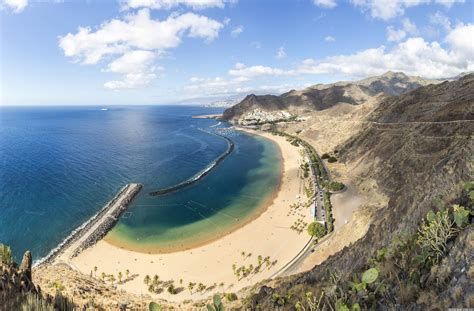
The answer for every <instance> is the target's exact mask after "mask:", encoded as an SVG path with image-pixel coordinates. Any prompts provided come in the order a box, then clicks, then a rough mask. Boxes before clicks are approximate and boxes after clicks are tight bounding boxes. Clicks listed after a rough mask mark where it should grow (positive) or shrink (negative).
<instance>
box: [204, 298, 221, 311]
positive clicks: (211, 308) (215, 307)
mask: <svg viewBox="0 0 474 311" xmlns="http://www.w3.org/2000/svg"><path fill="white" fill-rule="evenodd" d="M207 310H208V311H224V305H223V304H222V301H221V297H220V296H219V295H214V297H213V298H212V303H210V304H208V305H207Z"/></svg>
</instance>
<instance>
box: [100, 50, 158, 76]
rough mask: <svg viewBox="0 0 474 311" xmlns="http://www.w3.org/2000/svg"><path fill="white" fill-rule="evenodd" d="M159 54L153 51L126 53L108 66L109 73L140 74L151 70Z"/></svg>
mask: <svg viewBox="0 0 474 311" xmlns="http://www.w3.org/2000/svg"><path fill="white" fill-rule="evenodd" d="M156 57H157V54H156V53H154V52H151V51H143V50H136V51H131V52H127V53H125V54H124V55H123V56H121V57H119V58H117V59H116V60H114V61H113V62H111V63H110V64H108V66H107V71H110V72H115V73H138V72H144V71H146V70H148V68H150V66H151V65H152V64H153V61H154V60H155V59H156Z"/></svg>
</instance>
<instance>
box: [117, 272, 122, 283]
mask: <svg viewBox="0 0 474 311" xmlns="http://www.w3.org/2000/svg"><path fill="white" fill-rule="evenodd" d="M117 276H118V279H119V283H121V282H122V272H120V271H119V273H118V275H117Z"/></svg>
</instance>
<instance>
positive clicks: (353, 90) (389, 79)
mask: <svg viewBox="0 0 474 311" xmlns="http://www.w3.org/2000/svg"><path fill="white" fill-rule="evenodd" d="M440 82H441V81H439V80H428V79H423V78H421V77H412V76H407V75H406V74H404V73H402V72H391V71H389V72H387V73H385V74H383V75H380V76H374V77H368V78H365V79H362V80H358V81H342V82H336V83H331V84H316V85H313V86H310V87H308V88H305V89H303V90H299V91H298V90H291V91H289V92H286V93H283V94H281V95H255V94H250V95H247V96H246V97H245V98H244V99H243V100H242V101H241V102H240V103H238V104H237V105H234V106H232V107H230V108H228V109H226V110H225V111H224V113H223V118H224V119H226V120H232V121H237V122H238V120H239V119H240V118H242V117H245V115H246V114H249V113H251V112H252V111H253V110H255V109H259V110H263V111H266V112H273V111H277V110H288V111H290V112H293V113H297V114H298V113H304V112H306V111H314V110H316V111H319V110H324V109H328V108H330V107H332V106H335V105H337V104H341V103H345V104H350V105H360V104H362V103H364V102H367V101H368V100H370V99H372V98H374V97H376V96H380V95H385V96H396V95H400V94H403V93H406V92H409V91H411V90H414V89H416V88H418V87H420V86H425V85H429V84H438V83H440Z"/></svg>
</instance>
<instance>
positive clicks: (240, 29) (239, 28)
mask: <svg viewBox="0 0 474 311" xmlns="http://www.w3.org/2000/svg"><path fill="white" fill-rule="evenodd" d="M243 31H244V26H242V25H240V26H237V27H235V28H234V29H232V31H231V32H230V35H231V36H232V37H237V36H238V35H240V34H241V33H242V32H243Z"/></svg>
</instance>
